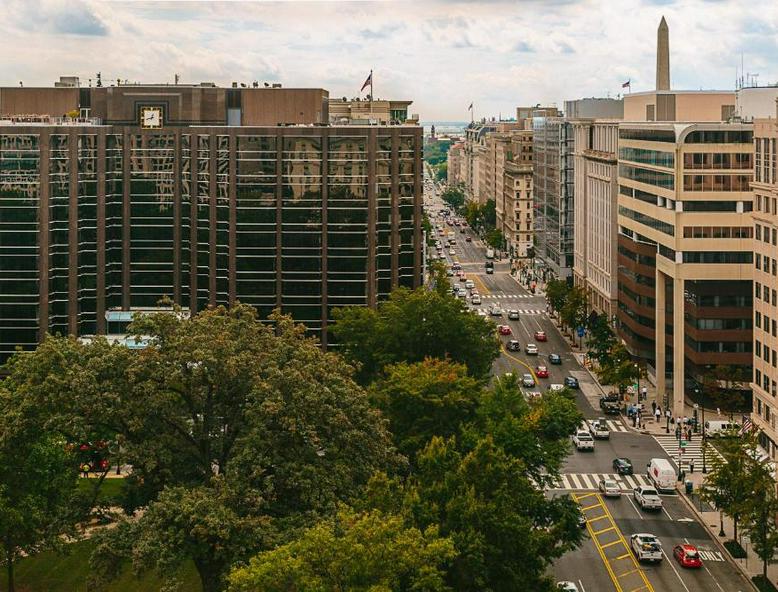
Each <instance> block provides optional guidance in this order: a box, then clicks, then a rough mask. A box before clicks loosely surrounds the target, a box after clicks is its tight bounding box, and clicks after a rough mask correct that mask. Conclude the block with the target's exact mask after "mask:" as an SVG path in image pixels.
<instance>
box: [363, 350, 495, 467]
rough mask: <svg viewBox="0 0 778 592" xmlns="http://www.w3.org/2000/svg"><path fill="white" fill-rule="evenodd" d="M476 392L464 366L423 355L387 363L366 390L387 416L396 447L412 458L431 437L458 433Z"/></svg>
mask: <svg viewBox="0 0 778 592" xmlns="http://www.w3.org/2000/svg"><path fill="white" fill-rule="evenodd" d="M480 391H481V384H480V383H479V381H477V380H476V379H474V378H473V377H471V376H468V374H467V368H466V367H465V366H464V365H462V364H456V363H453V362H450V361H448V360H439V359H434V358H427V359H425V360H424V361H422V362H417V363H415V364H408V363H406V362H402V363H399V364H393V365H391V366H388V367H387V368H386V376H385V377H384V378H382V379H380V380H378V381H377V382H376V383H374V384H373V386H372V387H371V389H370V394H371V398H372V400H373V401H374V403H375V404H376V406H377V407H378V408H379V409H381V411H383V412H384V415H385V416H386V417H387V418H388V419H389V429H390V431H391V433H392V435H393V436H394V441H395V444H396V446H397V448H398V450H399V451H400V452H402V453H403V454H404V455H406V456H408V457H409V458H411V459H412V458H415V456H416V453H417V452H418V451H419V450H421V449H422V448H424V446H426V444H427V443H428V442H429V441H430V440H431V439H432V437H433V436H436V435H438V436H444V437H448V436H453V435H455V434H457V433H459V430H460V426H461V425H462V424H464V423H467V422H469V421H471V420H472V419H473V418H474V417H475V410H476V406H477V404H478V400H479V397H480Z"/></svg>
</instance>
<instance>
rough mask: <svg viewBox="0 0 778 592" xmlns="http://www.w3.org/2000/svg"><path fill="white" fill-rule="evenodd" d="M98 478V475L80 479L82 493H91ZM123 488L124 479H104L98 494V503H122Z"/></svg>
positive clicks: (111, 504) (79, 486)
mask: <svg viewBox="0 0 778 592" xmlns="http://www.w3.org/2000/svg"><path fill="white" fill-rule="evenodd" d="M97 480H98V479H97V478H96V477H89V478H86V479H79V480H78V488H79V489H80V490H81V492H82V493H85V494H91V493H92V488H93V487H94V485H95V482H97ZM123 489H124V479H117V478H111V479H107V478H106V479H103V484H102V485H101V486H100V492H99V493H98V495H97V501H98V503H105V504H108V505H110V506H115V505H120V504H121V498H122V492H123Z"/></svg>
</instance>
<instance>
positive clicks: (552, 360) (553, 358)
mask: <svg viewBox="0 0 778 592" xmlns="http://www.w3.org/2000/svg"><path fill="white" fill-rule="evenodd" d="M548 363H549V364H554V365H555V366H558V365H559V364H561V363H562V356H560V355H559V354H548Z"/></svg>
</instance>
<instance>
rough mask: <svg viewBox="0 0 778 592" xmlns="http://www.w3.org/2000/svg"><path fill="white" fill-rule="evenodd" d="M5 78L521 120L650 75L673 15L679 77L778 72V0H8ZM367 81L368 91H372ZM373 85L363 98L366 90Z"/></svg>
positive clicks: (3, 27) (696, 79) (0, 30)
mask: <svg viewBox="0 0 778 592" xmlns="http://www.w3.org/2000/svg"><path fill="white" fill-rule="evenodd" d="M0 6H1V7H2V8H3V11H2V12H3V18H2V19H0V39H2V46H3V47H5V48H16V50H15V51H0V85H4V86H6V85H7V86H15V85H18V84H19V82H23V83H24V85H25V86H50V85H51V84H52V83H53V82H54V81H55V80H57V79H58V78H59V76H60V75H75V76H79V77H80V78H81V80H82V83H83V84H88V79H90V78H92V79H93V81H94V78H95V73H96V72H101V73H102V77H103V81H104V84H109V82H110V81H112V80H113V81H115V80H116V79H121V80H129V81H130V82H146V83H152V82H153V83H158V82H170V83H172V82H173V79H174V75H175V74H179V75H180V80H181V82H183V83H197V82H202V81H209V82H215V83H217V84H219V85H224V86H229V85H230V84H231V83H232V82H233V81H237V82H244V83H247V84H249V85H250V84H251V83H252V82H253V81H255V80H256V81H259V82H260V84H262V83H263V82H280V83H282V84H283V85H284V86H285V87H322V88H325V89H327V90H329V91H330V96H331V97H340V96H347V97H355V96H358V95H359V92H360V88H361V86H362V83H363V82H364V80H365V78H366V77H367V75H368V73H369V72H370V70H371V69H372V70H373V81H374V92H375V96H376V98H393V99H407V100H413V102H414V103H413V105H412V106H411V109H410V111H411V112H412V113H418V114H419V116H420V118H421V119H422V120H426V121H429V120H467V119H470V112H469V111H468V106H469V105H470V103H473V105H474V107H473V111H474V115H475V117H476V118H481V117H499V116H502V117H503V118H508V117H511V116H512V115H514V114H515V108H516V106H519V105H522V106H530V105H535V104H539V103H540V104H543V105H551V104H556V105H558V106H560V107H561V106H562V103H563V101H565V100H569V99H575V98H581V97H592V96H596V97H605V96H611V97H615V96H616V95H618V94H619V93H622V92H625V91H623V90H622V86H621V85H622V83H623V82H626V81H627V80H630V81H631V90H632V92H639V91H642V90H651V89H653V88H654V81H655V67H656V57H655V56H656V54H655V51H656V28H657V26H658V24H659V21H660V19H661V17H662V16H663V15H664V16H665V18H666V19H667V22H668V25H669V27H670V56H671V57H670V70H671V81H672V86H673V88H677V89H694V90H696V89H701V88H703V89H732V88H734V85H735V77H736V68H738V67H739V66H740V63H741V57H742V60H743V63H744V64H745V71H746V72H751V73H758V74H759V76H758V78H757V80H758V82H759V84H761V85H764V84H770V83H776V82H778V0H480V1H467V0H382V1H363V0H350V1H334V0H315V1H306V2H303V1H297V0H287V1H281V2H279V1H263V0H257V1H223V2H208V1H198V2H188V1H180V2H179V1H170V2H144V1H126V0H122V1H120V0H0ZM365 92H367V91H365ZM363 96H364V95H363Z"/></svg>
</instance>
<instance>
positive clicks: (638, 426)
mask: <svg viewBox="0 0 778 592" xmlns="http://www.w3.org/2000/svg"><path fill="white" fill-rule="evenodd" d="M637 428H638V429H640V413H638V425H637Z"/></svg>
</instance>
